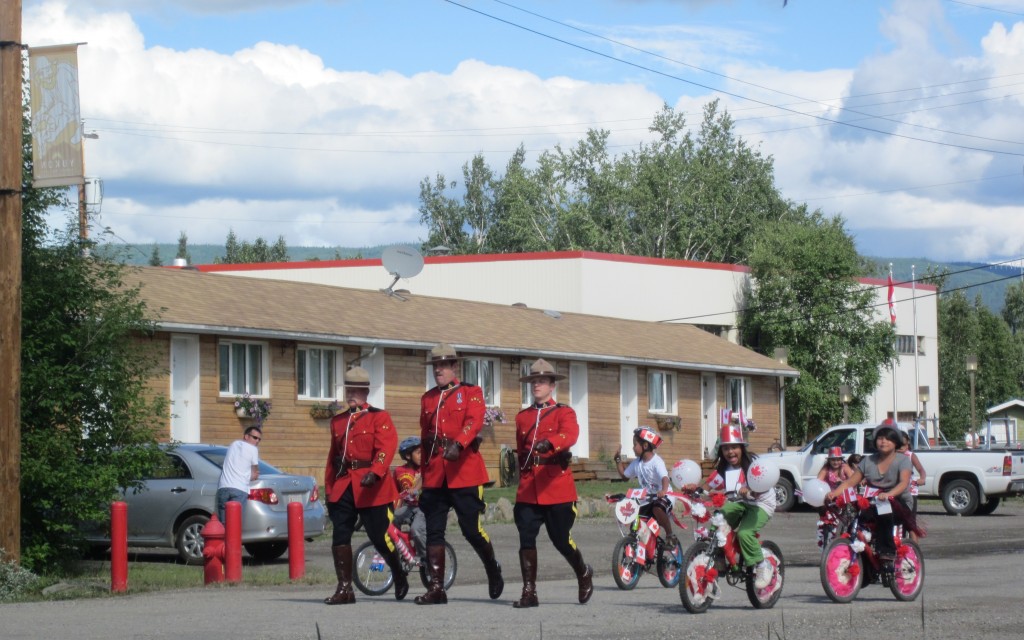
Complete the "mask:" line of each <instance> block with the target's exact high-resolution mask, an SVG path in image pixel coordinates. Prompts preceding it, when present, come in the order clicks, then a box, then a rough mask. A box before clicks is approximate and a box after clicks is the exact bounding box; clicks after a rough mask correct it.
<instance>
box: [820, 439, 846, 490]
mask: <svg viewBox="0 0 1024 640" xmlns="http://www.w3.org/2000/svg"><path fill="white" fill-rule="evenodd" d="M852 475H853V469H851V468H850V466H849V465H848V464H846V462H845V461H844V460H843V450H842V449H841V448H839V447H832V448H831V449H829V451H828V458H827V459H826V460H825V464H823V465H822V466H821V470H820V471H818V480H821V481H822V482H825V483H826V484H828V488H829V489H835V488H836V487H838V486H839V485H841V484H843V481H845V480H847V479H848V478H849V477H850V476H852Z"/></svg>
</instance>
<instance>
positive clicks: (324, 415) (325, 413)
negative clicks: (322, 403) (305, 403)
mask: <svg viewBox="0 0 1024 640" xmlns="http://www.w3.org/2000/svg"><path fill="white" fill-rule="evenodd" d="M309 415H310V416H311V417H312V418H313V419H314V420H330V419H331V418H333V417H334V412H333V411H331V410H329V409H323V410H321V411H315V410H313V409H310V410H309Z"/></svg>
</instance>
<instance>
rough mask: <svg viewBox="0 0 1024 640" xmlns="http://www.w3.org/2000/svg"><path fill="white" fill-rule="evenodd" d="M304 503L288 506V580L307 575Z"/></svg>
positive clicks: (292, 503) (294, 503) (293, 503)
mask: <svg viewBox="0 0 1024 640" xmlns="http://www.w3.org/2000/svg"><path fill="white" fill-rule="evenodd" d="M303 518H304V516H303V514H302V503H301V502H291V503H289V504H288V579H289V580H298V579H300V578H302V577H303V576H305V575H306V546H305V545H306V540H305V535H304V534H305V524H304V520H303Z"/></svg>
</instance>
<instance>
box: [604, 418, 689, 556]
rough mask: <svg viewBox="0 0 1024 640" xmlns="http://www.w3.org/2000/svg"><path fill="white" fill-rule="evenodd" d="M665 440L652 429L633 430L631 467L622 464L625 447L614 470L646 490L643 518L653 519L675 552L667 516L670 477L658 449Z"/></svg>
mask: <svg viewBox="0 0 1024 640" xmlns="http://www.w3.org/2000/svg"><path fill="white" fill-rule="evenodd" d="M661 443H662V438H661V436H659V435H658V434H657V433H655V432H654V430H653V429H651V428H650V427H638V428H637V429H634V430H633V455H635V456H636V458H634V459H633V460H632V461H631V462H630V463H629V465H626V464H625V463H623V462H622V446H621V445H620V446H619V448H618V449H616V450H615V457H614V458H613V460H615V468H616V469H617V470H618V472H619V475H620V476H621V477H623V478H627V479H628V478H636V479H637V481H638V482H639V483H640V488H641V489H646V490H647V503H646V504H643V505H641V506H640V516H641V517H643V518H649V517H651V516H654V519H655V520H656V521H657V523H658V525H659V526H660V527H661V530H662V531H663V532H664V533H665V543H666V544H667V545H668V547H669V548H670V549H674V548H675V546H676V545H677V544H678V543H679V542H678V540H676V537H675V535H673V534H672V522H671V520H670V519H669V517H668V514H669V513H670V512H671V511H672V501H671V500H670V499H669V497H668V496H667V495H666V494H667V493H668V491H669V474H668V468H667V467H666V466H665V461H664V460H663V459H662V457H661V456H659V455H658V454H657V453H656V452H655V450H656V449H657V448H658V447H659V446H661Z"/></svg>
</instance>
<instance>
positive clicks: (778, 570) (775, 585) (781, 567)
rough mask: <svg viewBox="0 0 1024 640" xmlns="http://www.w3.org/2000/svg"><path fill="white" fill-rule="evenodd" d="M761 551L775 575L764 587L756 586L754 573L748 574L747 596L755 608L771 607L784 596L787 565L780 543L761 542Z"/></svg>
mask: <svg viewBox="0 0 1024 640" xmlns="http://www.w3.org/2000/svg"><path fill="white" fill-rule="evenodd" d="M761 553H762V554H764V559H765V561H766V562H767V563H768V564H770V565H771V566H772V569H774V572H775V575H774V576H772V581H771V582H769V583H768V586H767V587H765V588H764V589H758V588H757V587H755V586H754V577H753V576H752V575H751V576H747V598H749V599H750V604H752V605H754V608H755V609H771V608H772V607H774V606H775V603H776V602H778V601H779V598H780V597H781V596H782V585H783V583H784V582H785V578H786V566H785V561H784V560H783V559H782V550H781V549H779V545H777V544H775V543H774V542H772V541H771V540H765V541H763V542H761Z"/></svg>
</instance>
